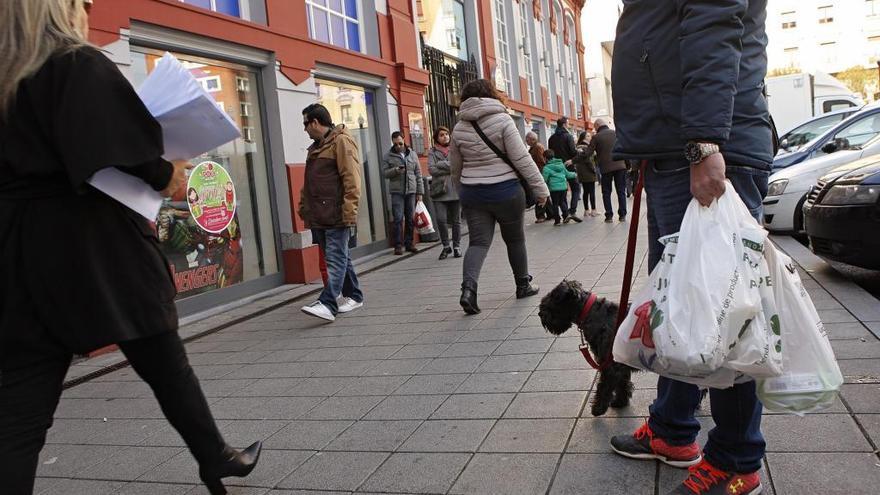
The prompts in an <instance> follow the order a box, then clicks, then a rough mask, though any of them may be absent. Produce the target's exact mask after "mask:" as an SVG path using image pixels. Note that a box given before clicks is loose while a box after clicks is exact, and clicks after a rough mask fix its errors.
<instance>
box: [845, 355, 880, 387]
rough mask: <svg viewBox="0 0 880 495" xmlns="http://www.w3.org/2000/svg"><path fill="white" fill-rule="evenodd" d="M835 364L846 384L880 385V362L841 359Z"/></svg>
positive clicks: (874, 360)
mask: <svg viewBox="0 0 880 495" xmlns="http://www.w3.org/2000/svg"><path fill="white" fill-rule="evenodd" d="M837 364H838V365H839V366H840V371H841V373H843V378H844V380H845V381H846V383H880V360H877V359H842V360H840V361H838V362H837Z"/></svg>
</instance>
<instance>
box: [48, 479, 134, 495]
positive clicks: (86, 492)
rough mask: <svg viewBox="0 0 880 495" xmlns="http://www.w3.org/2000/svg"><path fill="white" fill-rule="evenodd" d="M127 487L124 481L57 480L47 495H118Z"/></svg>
mask: <svg viewBox="0 0 880 495" xmlns="http://www.w3.org/2000/svg"><path fill="white" fill-rule="evenodd" d="M123 485H125V482H123V481H96V480H70V479H67V480H57V482H56V483H54V484H52V485H51V486H50V487H49V488H48V489H47V490H45V491H44V492H43V494H45V495H105V494H107V495H109V494H111V493H116V492H117V491H118V490H119V489H120V488H122V487H123Z"/></svg>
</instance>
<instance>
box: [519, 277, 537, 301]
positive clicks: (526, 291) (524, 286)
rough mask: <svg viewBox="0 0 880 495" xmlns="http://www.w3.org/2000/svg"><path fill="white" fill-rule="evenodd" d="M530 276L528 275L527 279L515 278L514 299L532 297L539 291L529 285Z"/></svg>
mask: <svg viewBox="0 0 880 495" xmlns="http://www.w3.org/2000/svg"><path fill="white" fill-rule="evenodd" d="M531 282H532V276H531V275H529V276H527V277H517V279H516V298H517V299H522V298H524V297H529V296H534V295H535V294H537V293H538V292H539V291H540V290H541V289H539V288H537V287H535V286H534V285H532V284H531Z"/></svg>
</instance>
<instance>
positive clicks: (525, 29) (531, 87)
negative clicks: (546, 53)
mask: <svg viewBox="0 0 880 495" xmlns="http://www.w3.org/2000/svg"><path fill="white" fill-rule="evenodd" d="M519 6H520V11H519V25H520V29H521V31H522V32H521V33H520V36H522V44H521V45H520V52H521V53H522V58H523V67H524V68H525V70H523V73H524V75H525V76H526V86H527V87H528V92H529V95H528V99H527V100H526V103H528V104H530V105H535V104H536V103H535V86H537V84H535V74H534V71H533V70H532V47H531V41H532V37H531V35H530V34H529V26H532V25H534V23H533V22H530V21H533V20H534V17H533V16H532V6H531V4H530V3H529V2H520V3H519ZM538 28H540V25H538Z"/></svg>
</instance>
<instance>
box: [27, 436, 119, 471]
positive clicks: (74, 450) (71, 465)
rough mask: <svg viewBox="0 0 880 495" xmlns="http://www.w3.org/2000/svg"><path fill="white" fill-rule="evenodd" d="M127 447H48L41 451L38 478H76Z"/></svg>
mask: <svg viewBox="0 0 880 495" xmlns="http://www.w3.org/2000/svg"><path fill="white" fill-rule="evenodd" d="M126 448H127V447H117V446H111V445H51V444H49V445H46V446H45V447H43V449H42V450H41V451H40V457H39V463H38V464H37V476H51V477H63V478H70V477H74V476H76V475H77V474H79V473H80V472H82V471H84V470H86V469H88V468H90V467H91V466H94V465H97V464H100V463H101V462H103V461H105V460H107V459H109V458H111V457H113V456H114V455H115V454H116V453H118V452H120V451H122V450H125V449H126Z"/></svg>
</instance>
